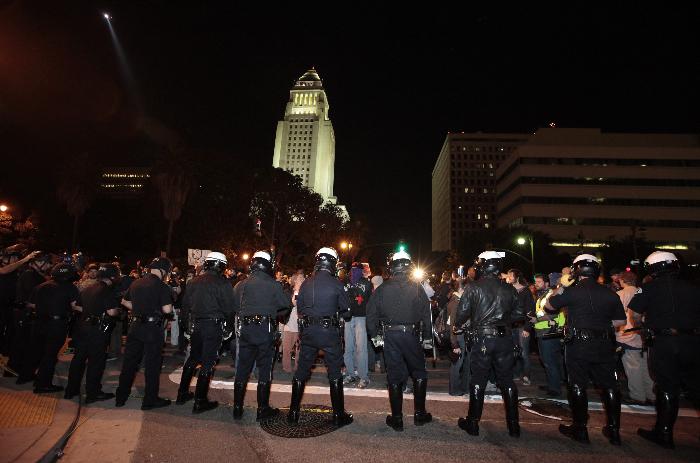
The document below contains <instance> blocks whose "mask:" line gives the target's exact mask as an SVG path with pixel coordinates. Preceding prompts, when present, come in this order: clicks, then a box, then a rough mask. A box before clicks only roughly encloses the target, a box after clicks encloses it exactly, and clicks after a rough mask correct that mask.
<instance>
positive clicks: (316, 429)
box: [260, 404, 338, 439]
mask: <svg viewBox="0 0 700 463" xmlns="http://www.w3.org/2000/svg"><path fill="white" fill-rule="evenodd" d="M288 411H289V408H281V409H280V413H279V414H278V415H277V416H275V417H274V418H270V419H269V420H265V421H262V422H260V427H261V428H262V429H263V430H264V431H265V432H268V433H270V434H272V435H273V436H278V437H287V438H290V439H301V438H305V437H317V436H322V435H324V434H328V433H329V432H332V431H335V430H336V429H338V427H337V426H336V425H334V424H333V420H332V416H333V409H332V408H331V407H328V406H325V405H306V404H305V405H302V406H301V414H300V415H299V423H298V424H289V423H287V412H288Z"/></svg>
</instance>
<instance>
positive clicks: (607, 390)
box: [545, 254, 627, 445]
mask: <svg viewBox="0 0 700 463" xmlns="http://www.w3.org/2000/svg"><path fill="white" fill-rule="evenodd" d="M573 275H574V277H575V278H576V279H577V283H576V285H573V286H570V287H568V288H564V287H561V288H559V290H558V293H559V294H555V295H554V296H552V297H550V298H549V301H548V302H547V304H546V305H545V307H546V308H547V309H548V310H549V309H554V311H557V310H561V309H562V308H564V307H566V309H567V317H566V327H565V333H566V334H565V340H566V347H565V351H564V355H565V359H566V367H567V372H568V376H569V385H568V386H569V402H570V406H571V411H572V415H573V424H572V425H571V426H569V425H560V426H559V431H560V432H561V433H562V434H564V435H565V436H567V437H570V438H572V439H574V440H576V441H579V442H584V443H588V442H589V439H588V430H587V422H588V396H587V394H586V388H587V386H588V382H589V381H591V380H592V381H593V383H594V384H595V385H596V386H597V387H599V388H601V389H602V391H603V396H602V400H603V403H604V404H605V412H606V420H607V424H606V426H605V427H604V428H603V435H605V437H607V438H608V440H609V441H610V443H611V444H613V445H620V407H621V403H620V401H621V396H620V386H619V383H618V381H617V377H616V374H615V366H616V362H617V358H616V356H615V344H614V341H615V333H614V331H613V325H615V326H617V325H623V324H625V323H626V320H627V316H626V315H625V309H624V307H622V302H621V301H620V298H619V296H618V295H617V294H615V293H614V292H613V291H612V290H611V289H610V288H608V287H605V286H602V285H599V284H598V283H597V279H598V276H599V275H600V262H599V261H598V259H597V258H596V257H595V256H593V255H590V254H581V255H579V256H577V257H576V258H575V259H574V261H573Z"/></svg>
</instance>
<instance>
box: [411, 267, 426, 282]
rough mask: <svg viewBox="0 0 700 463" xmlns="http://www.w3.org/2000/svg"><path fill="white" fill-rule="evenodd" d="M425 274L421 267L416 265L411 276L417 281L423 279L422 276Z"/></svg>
mask: <svg viewBox="0 0 700 463" xmlns="http://www.w3.org/2000/svg"><path fill="white" fill-rule="evenodd" d="M424 276H425V272H424V271H423V269H422V268H420V267H416V268H414V269H413V278H414V279H415V280H418V281H423V277H424Z"/></svg>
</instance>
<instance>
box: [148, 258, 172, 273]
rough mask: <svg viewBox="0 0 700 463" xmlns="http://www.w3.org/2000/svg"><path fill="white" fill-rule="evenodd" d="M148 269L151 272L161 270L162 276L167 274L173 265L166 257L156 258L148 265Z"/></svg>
mask: <svg viewBox="0 0 700 463" xmlns="http://www.w3.org/2000/svg"><path fill="white" fill-rule="evenodd" d="M148 268H149V269H151V270H154V269H156V270H162V271H163V274H168V273H170V272H171V271H172V269H173V263H172V262H170V259H168V258H167V257H156V258H155V259H153V260H152V261H151V263H150V264H149V265H148Z"/></svg>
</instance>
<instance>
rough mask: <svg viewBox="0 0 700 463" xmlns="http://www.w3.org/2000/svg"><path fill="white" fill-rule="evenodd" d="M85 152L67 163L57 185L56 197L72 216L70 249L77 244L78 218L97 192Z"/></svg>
mask: <svg viewBox="0 0 700 463" xmlns="http://www.w3.org/2000/svg"><path fill="white" fill-rule="evenodd" d="M88 158H89V156H88V154H87V153H83V154H81V155H79V156H75V157H74V158H72V159H71V161H70V162H68V163H67V165H66V169H65V171H64V172H63V173H62V175H61V177H60V178H61V182H60V183H59V185H58V190H57V196H58V199H59V200H60V201H61V202H62V203H64V204H65V206H66V210H67V212H68V214H69V215H70V216H71V217H73V236H72V239H71V250H72V251H76V250H77V246H78V226H79V222H80V218H81V217H82V216H83V214H85V211H87V210H88V208H89V207H90V205H91V204H92V202H93V200H94V199H95V195H96V193H97V185H98V178H97V171H96V170H95V168H94V163H93V162H90V160H89V159H88Z"/></svg>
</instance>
